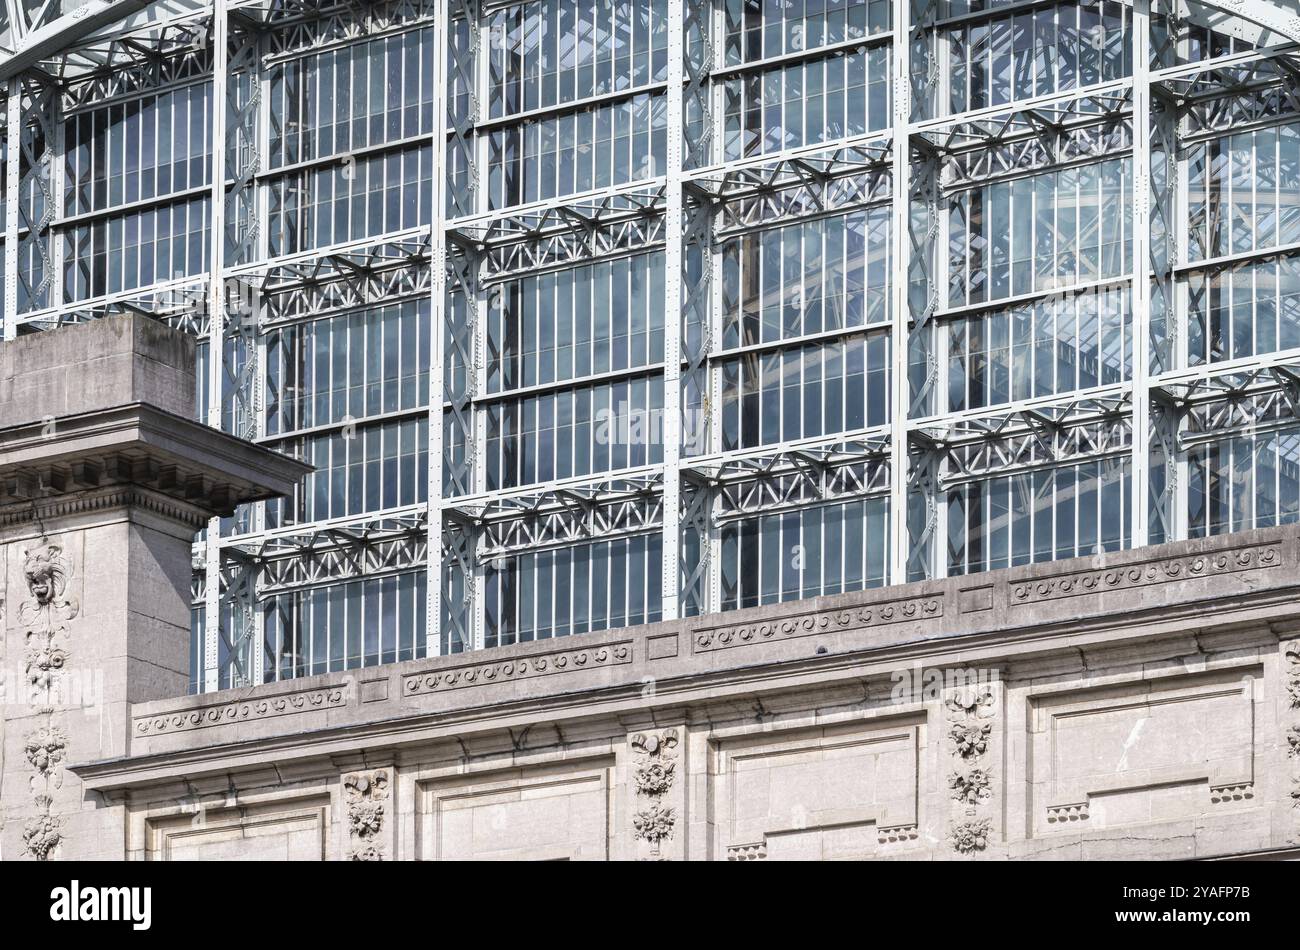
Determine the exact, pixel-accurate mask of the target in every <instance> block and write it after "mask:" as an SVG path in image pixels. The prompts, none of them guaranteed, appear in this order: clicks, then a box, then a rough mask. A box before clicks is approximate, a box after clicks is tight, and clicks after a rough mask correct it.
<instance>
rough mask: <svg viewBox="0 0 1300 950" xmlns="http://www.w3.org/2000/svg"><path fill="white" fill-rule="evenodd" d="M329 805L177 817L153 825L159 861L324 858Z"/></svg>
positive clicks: (152, 850)
mask: <svg viewBox="0 0 1300 950" xmlns="http://www.w3.org/2000/svg"><path fill="white" fill-rule="evenodd" d="M328 829H329V820H328V808H327V807H326V806H324V805H307V806H303V807H296V808H284V807H280V808H268V809H260V810H256V811H252V812H245V813H240V812H238V811H235V810H233V809H232V810H229V811H223V812H216V813H212V812H209V813H207V814H205V815H201V816H192V815H184V816H174V817H168V818H164V819H157V820H151V821H150V822H149V825H148V842H149V858H150V859H151V860H155V861H323V860H325V858H326V857H327V841H328Z"/></svg>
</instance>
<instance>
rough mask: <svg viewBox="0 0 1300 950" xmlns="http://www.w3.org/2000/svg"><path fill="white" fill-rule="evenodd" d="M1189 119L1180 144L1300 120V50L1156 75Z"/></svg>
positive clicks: (1182, 115) (1171, 101)
mask: <svg viewBox="0 0 1300 950" xmlns="http://www.w3.org/2000/svg"><path fill="white" fill-rule="evenodd" d="M1152 79H1153V84H1154V88H1155V89H1157V90H1159V91H1160V92H1159V94H1161V95H1162V97H1163V98H1164V99H1165V100H1166V101H1167V102H1168V103H1169V105H1170V107H1172V108H1174V109H1176V110H1177V112H1178V116H1179V118H1180V119H1183V120H1185V125H1184V128H1183V132H1182V134H1181V135H1180V137H1179V142H1180V143H1181V144H1186V143H1188V142H1193V141H1196V140H1197V139H1199V138H1203V137H1215V136H1217V135H1219V134H1222V133H1226V132H1233V131H1238V130H1239V129H1241V128H1242V127H1244V126H1250V125H1257V124H1258V125H1264V124H1273V123H1276V122H1279V121H1286V120H1288V119H1293V118H1294V117H1296V116H1297V115H1300V50H1294V49H1290V50H1278V51H1274V52H1271V53H1267V54H1263V55H1260V54H1254V55H1251V56H1249V57H1236V58H1234V59H1232V60H1228V61H1221V62H1217V63H1213V64H1209V65H1198V66H1194V67H1190V68H1184V69H1178V70H1171V71H1167V72H1164V73H1158V74H1155V75H1154V76H1153V77H1152Z"/></svg>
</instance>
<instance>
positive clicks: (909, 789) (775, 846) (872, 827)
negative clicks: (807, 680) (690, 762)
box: [710, 718, 920, 860]
mask: <svg viewBox="0 0 1300 950" xmlns="http://www.w3.org/2000/svg"><path fill="white" fill-rule="evenodd" d="M919 726H920V724H919V721H918V720H917V719H916V718H908V719H891V720H887V721H875V720H866V721H858V722H849V723H841V724H837V725H834V726H826V727H819V728H813V729H807V728H804V729H792V730H788V731H784V732H774V733H773V732H766V733H761V734H758V735H750V736H742V737H738V738H734V739H724V740H721V741H719V742H717V743H716V746H715V759H714V764H713V767H712V768H711V770H710V771H711V773H712V775H711V778H712V789H711V792H712V795H713V803H714V814H715V815H716V816H717V818H718V836H719V837H718V841H717V849H716V850H717V857H721V858H728V859H732V860H747V859H751V858H754V857H765V858H769V859H773V858H785V859H808V860H817V859H828V858H862V857H867V856H870V855H873V854H876V853H877V852H879V851H881V850H882V849H883V848H895V847H905V846H906V843H907V842H908V841H911V840H914V839H915V837H916V833H917V822H918V819H917V804H918V795H917V789H918V783H917V773H918V761H919Z"/></svg>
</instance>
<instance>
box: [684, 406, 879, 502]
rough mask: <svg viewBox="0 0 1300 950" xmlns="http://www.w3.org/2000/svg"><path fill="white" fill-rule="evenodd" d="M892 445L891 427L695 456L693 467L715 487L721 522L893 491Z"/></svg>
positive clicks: (696, 477)
mask: <svg viewBox="0 0 1300 950" xmlns="http://www.w3.org/2000/svg"><path fill="white" fill-rule="evenodd" d="M889 448H890V437H889V432H888V431H887V430H885V429H881V430H877V431H874V432H871V433H863V434H862V435H861V436H860V437H858V438H848V439H845V438H839V439H836V440H834V441H830V442H819V443H806V444H795V445H790V446H787V447H781V446H777V447H772V448H768V449H764V450H757V451H755V452H752V453H749V454H745V455H732V454H728V455H722V456H714V457H712V458H708V459H695V460H693V461H692V463H691V465H690V468H689V469H688V471H689V473H690V476H691V478H692V480H693V482H694V483H695V484H696V485H699V486H701V487H706V488H708V489H709V490H710V491H712V492H713V494H714V498H715V501H714V506H713V508H714V510H713V512H712V516H713V519H714V523H718V524H720V523H722V522H724V521H730V520H734V519H736V518H745V517H751V516H753V515H757V514H763V513H766V512H769V511H777V510H787V509H794V508H806V507H809V506H812V505H819V504H823V503H825V502H829V501H834V500H836V499H842V498H853V497H861V496H864V495H874V494H881V493H884V492H888V491H889V485H890V462H889Z"/></svg>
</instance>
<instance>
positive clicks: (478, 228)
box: [447, 185, 667, 285]
mask: <svg viewBox="0 0 1300 950" xmlns="http://www.w3.org/2000/svg"><path fill="white" fill-rule="evenodd" d="M666 191H667V186H665V185H650V186H645V185H641V186H636V187H633V188H629V189H625V190H620V191H611V192H607V193H605V194H600V195H593V196H585V197H579V198H564V199H560V200H556V201H549V202H546V203H544V204H538V205H528V206H524V207H520V208H512V209H510V210H509V211H504V212H499V213H496V214H490V215H483V216H479V217H476V218H462V219H460V220H458V221H456V222H454V223H453V224H452V225H450V227H449V229H448V231H447V239H448V240H449V241H452V242H455V243H456V244H458V245H460V246H462V247H463V248H467V249H470V250H472V251H474V252H476V253H478V254H481V255H482V258H483V274H482V280H483V282H484V284H485V285H486V284H489V283H491V282H493V281H497V280H505V279H507V278H509V277H512V276H515V275H517V274H524V273H532V272H535V271H537V270H540V269H545V268H552V267H563V266H565V265H572V264H582V263H586V262H588V261H592V260H596V259H599V258H602V257H607V256H610V255H615V254H624V253H628V252H630V251H637V250H642V249H645V248H649V247H653V246H656V245H662V244H663V243H664V241H665V239H666V235H665V231H664V210H665V207H666Z"/></svg>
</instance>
